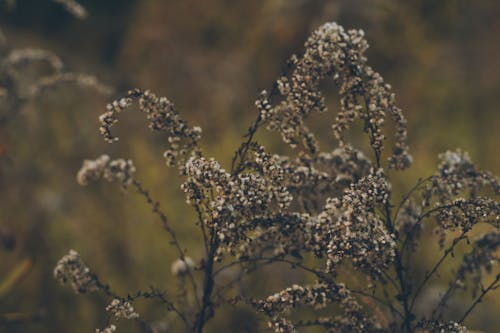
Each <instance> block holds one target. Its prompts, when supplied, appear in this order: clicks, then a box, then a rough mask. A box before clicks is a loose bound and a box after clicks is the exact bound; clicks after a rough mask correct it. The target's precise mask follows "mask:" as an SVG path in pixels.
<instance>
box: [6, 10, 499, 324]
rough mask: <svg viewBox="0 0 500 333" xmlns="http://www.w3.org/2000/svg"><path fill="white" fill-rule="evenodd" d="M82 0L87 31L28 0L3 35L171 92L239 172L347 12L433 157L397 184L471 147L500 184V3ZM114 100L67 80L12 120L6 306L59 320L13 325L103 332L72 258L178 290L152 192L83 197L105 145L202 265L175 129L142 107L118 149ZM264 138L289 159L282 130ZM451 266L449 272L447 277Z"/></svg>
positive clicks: (242, 320) (418, 149)
mask: <svg viewBox="0 0 500 333" xmlns="http://www.w3.org/2000/svg"><path fill="white" fill-rule="evenodd" d="M81 3H82V4H83V5H85V6H86V7H87V8H88V10H89V12H90V16H89V18H88V19H87V20H84V21H79V20H76V19H74V18H72V17H71V16H70V15H68V14H67V13H66V12H64V10H62V9H61V8H59V7H58V6H57V5H55V4H53V3H51V2H45V1H34V0H32V1H21V0H19V1H18V2H17V6H16V8H15V9H14V10H12V11H7V10H6V9H5V6H4V4H3V3H2V2H0V8H1V9H0V27H1V28H2V30H3V31H4V34H5V35H6V36H7V38H8V42H9V44H10V46H16V47H40V48H45V49H50V50H52V51H54V52H55V53H57V54H58V55H60V56H61V57H62V58H63V60H64V61H65V63H66V64H67V67H68V68H69V69H71V70H75V71H81V72H86V73H89V74H93V75H96V76H98V77H99V78H100V79H101V81H103V82H105V83H107V84H109V85H111V86H113V87H115V91H116V96H119V95H121V94H123V93H124V92H125V91H126V90H128V89H129V88H133V87H141V88H147V89H151V90H152V91H154V92H156V93H158V94H159V95H165V96H167V97H168V98H169V99H171V100H172V101H174V102H175V103H176V107H177V109H178V110H179V111H180V112H181V113H182V114H183V115H184V116H185V117H186V118H187V119H188V121H189V122H190V123H191V124H194V125H199V126H201V127H202V128H203V130H204V131H203V133H204V134H203V139H202V140H203V145H204V147H205V148H206V155H208V156H214V157H215V158H217V159H218V160H219V161H221V163H222V165H225V166H228V165H229V162H230V158H231V156H232V153H233V151H234V150H235V149H236V148H237V146H238V143H239V142H240V141H241V138H242V135H243V134H244V133H245V130H246V128H247V126H248V124H249V123H250V122H251V121H252V120H253V119H254V118H255V117H256V110H255V108H254V107H253V102H254V99H255V97H256V96H257V94H258V92H259V91H260V90H261V89H265V88H269V87H270V86H271V84H272V82H273V80H275V79H276V78H277V77H278V76H279V74H280V72H281V69H282V68H283V64H284V63H285V61H286V60H287V58H288V57H289V56H290V55H291V54H292V53H293V52H300V51H301V50H302V45H303V42H304V41H305V39H306V37H307V35H308V34H309V33H310V32H311V31H312V30H313V29H314V28H316V27H317V26H318V25H320V24H321V23H323V22H325V21H333V20H334V21H337V22H338V23H340V24H342V25H343V26H344V27H346V28H353V27H355V28H362V29H363V30H365V32H366V35H367V39H368V41H369V42H370V44H371V48H370V50H369V52H368V56H369V59H370V63H371V64H372V66H373V67H374V68H375V69H376V70H378V71H379V72H380V73H382V75H383V76H384V77H385V79H386V81H387V82H389V83H391V85H392V86H393V87H394V90H395V92H396V94H397V96H398V101H399V105H400V106H401V107H402V108H403V110H404V111H405V113H406V115H407V117H408V124H409V126H408V127H409V137H410V147H411V148H412V154H413V156H414V160H415V163H414V165H413V167H412V168H411V169H410V170H409V171H406V172H404V173H403V174H401V175H395V176H396V184H395V185H396V188H397V189H401V188H409V187H410V186H411V185H412V183H414V181H415V180H416V179H417V178H418V177H420V176H426V175H428V174H430V173H431V172H432V171H433V170H434V168H435V165H436V157H437V154H438V153H440V152H443V151H444V150H446V149H454V148H456V147H461V148H463V149H464V150H467V151H469V152H470V154H471V156H472V158H473V160H474V161H476V162H477V163H478V165H479V166H480V167H482V168H484V169H487V170H490V171H492V172H493V173H495V174H497V175H498V174H500V157H499V156H500V155H499V148H498V144H499V142H500V94H499V88H500V61H499V59H500V44H499V43H498V36H500V20H498V15H499V14H500V2H498V1H494V0H491V1H488V0H484V1H473V0H464V1H458V0H456V1H454V0H450V1H432V0H418V1H396V0H354V1H349V0H345V1H319V0H293V1H287V0H266V1H227V0H204V1H201V0H198V1H196V0H183V1H174V0H167V1H160V0H158V1H154V0H150V1H146V0H143V1H132V0H109V1H99V0H92V1H91V0H89V1H81ZM112 98H113V96H111V97H109V96H108V97H106V96H100V95H99V94H96V93H95V92H94V91H91V90H85V89H81V88H77V87H74V86H71V85H66V86H59V87H58V88H57V89H55V90H53V91H51V92H50V93H48V94H46V95H45V96H43V98H41V99H39V100H37V101H33V102H31V103H29V104H28V105H26V106H25V107H23V108H22V110H20V112H18V113H16V114H9V117H8V119H7V120H6V121H4V122H3V123H1V124H0V148H1V149H0V153H1V157H0V158H1V160H0V163H1V164H0V168H1V169H0V227H1V228H3V230H5V231H6V232H9V233H10V234H12V235H14V236H15V238H16V240H17V242H16V246H15V248H14V249H13V250H12V251H8V250H7V249H0V314H12V313H18V314H24V315H31V314H41V319H39V320H36V321H33V322H24V323H21V324H15V325H5V324H2V323H1V322H0V332H92V331H93V330H94V329H95V328H97V327H101V326H102V324H103V323H104V320H105V313H104V307H105V304H106V300H105V299H103V298H102V297H100V296H98V295H86V296H83V297H81V296H75V295H74V294H73V293H72V291H71V290H70V289H69V288H62V287H60V286H58V285H57V284H56V282H55V281H54V280H53V278H52V269H53V267H54V265H55V263H56V262H57V260H58V259H59V258H60V257H61V256H62V255H63V254H65V253H66V252H67V251H68V250H69V249H70V248H73V249H76V250H78V251H79V252H80V253H81V255H82V257H83V258H84V259H85V260H86V262H87V263H88V264H89V266H90V267H92V268H93V270H94V271H95V272H97V273H98V274H99V276H100V277H101V278H102V280H104V281H107V282H109V283H110V284H111V285H112V286H113V287H114V288H115V289H117V290H119V291H121V292H125V291H134V290H137V289H147V288H148V286H149V285H154V286H156V287H158V288H160V289H165V290H170V291H173V290H175V287H176V285H175V284H176V281H175V279H174V278H173V277H172V275H171V273H170V263H171V262H172V261H173V260H175V259H176V258H175V254H174V252H173V251H172V250H171V248H170V246H169V244H168V241H167V237H166V235H165V234H164V233H162V231H161V228H160V226H159V224H158V223H157V222H158V221H156V220H155V217H154V216H153V215H152V214H151V213H150V211H149V208H148V207H147V206H146V205H145V203H144V202H143V200H142V199H141V198H140V197H138V196H137V195H135V194H133V193H124V192H122V191H120V190H119V189H118V188H117V186H114V185H110V184H105V183H103V184H98V185H92V186H89V187H87V188H82V187H79V186H78V185H77V184H76V181H75V174H76V171H77V170H78V169H79V167H80V165H81V162H82V160H83V159H85V158H95V157H97V156H98V155H100V154H101V153H108V154H110V155H111V156H112V157H127V158H129V157H130V158H132V159H133V160H134V161H135V163H136V166H137V169H138V172H137V177H138V178H139V179H140V180H141V181H142V182H143V183H144V184H145V185H146V186H147V187H148V188H149V189H150V190H151V191H152V194H153V195H154V196H155V197H156V198H158V199H160V201H161V202H162V203H163V205H164V208H165V210H166V211H167V213H168V215H169V217H170V219H171V220H172V221H173V223H174V225H175V227H177V228H178V230H179V232H180V239H181V240H182V242H183V243H184V244H185V246H186V247H187V248H189V249H191V250H190V252H189V253H190V256H191V257H193V258H195V259H200V258H201V256H202V251H201V248H199V244H200V243H199V239H198V237H197V236H198V235H197V234H196V229H195V228H194V226H193V218H192V217H193V212H191V211H190V210H189V208H188V207H187V206H186V205H185V204H184V197H183V195H182V192H181V190H180V189H179V185H180V182H179V180H178V179H177V175H176V171H175V170H174V171H172V170H168V169H167V168H166V167H165V166H164V163H163V160H162V151H163V150H162V140H163V138H162V137H161V135H154V134H151V133H150V132H149V131H148V129H147V128H146V126H145V124H146V121H145V119H143V118H142V117H141V115H139V114H134V113H128V114H126V115H123V116H122V121H121V123H120V125H119V126H118V128H117V134H118V135H119V136H120V137H121V140H120V142H119V143H118V144H115V145H108V144H105V143H104V142H103V140H102V139H101V137H100V136H99V134H98V122H97V117H98V115H99V114H100V113H102V111H103V110H104V105H105V103H106V102H107V101H110V100H111V99H112ZM335 101H336V97H335V94H334V93H332V94H331V96H330V97H329V104H330V105H331V107H330V109H331V113H330V114H329V115H326V118H327V119H330V120H331V119H333V117H334V113H335V110H336V108H335ZM313 123H314V126H316V127H317V129H318V131H321V132H322V133H323V138H324V139H323V141H322V142H323V147H329V146H333V145H332V141H331V140H332V135H331V133H330V132H329V129H330V127H329V125H330V123H329V122H328V121H325V120H324V118H318V119H317V120H315V121H313ZM325 124H326V125H325ZM261 140H262V141H263V142H265V144H266V146H267V147H269V148H271V149H273V150H274V151H282V150H283V145H282V144H281V143H280V141H279V140H278V138H276V137H274V136H273V135H269V134H265V135H263V136H261ZM353 140H354V142H358V141H359V140H360V139H359V138H358V137H357V136H354V137H353ZM429 237H432V236H429ZM429 243H434V241H433V240H429ZM433 249H435V248H434V247H433V245H429V250H428V252H426V253H422V258H421V261H422V262H421V263H419V265H422V267H423V266H424V265H425V264H426V263H427V264H429V263H432V262H434V260H433V256H432V255H431V253H432V250H433ZM451 268H452V267H447V268H445V269H443V273H442V275H443V278H444V277H446V275H447V274H449V272H448V273H447V271H449V270H450V269H451ZM16 273H19V274H17V278H14V279H13V280H12V279H11V280H9V277H15V276H16ZM267 273H270V272H267ZM285 275H286V274H285V273H284V272H279V271H278V272H272V275H269V276H272V277H273V279H272V280H269V286H268V287H266V288H268V289H267V290H266V291H271V290H273V289H272V287H273V285H282V284H283V280H284V279H291V278H292V277H290V276H289V275H286V276H285ZM296 277H297V276H293V278H296ZM297 278H300V276H298V277H297ZM9 281H12V282H13V283H12V284H9ZM435 286H437V287H436V288H439V281H436V283H435ZM264 289H265V288H264ZM436 290H437V289H436ZM259 292H263V291H262V290H260V291H259ZM499 309H500V297H498V293H496V294H492V295H490V297H489V298H488V299H487V301H486V303H485V304H482V305H481V306H480V307H479V308H478V309H477V310H476V314H475V316H472V317H471V318H470V321H469V324H471V325H472V326H474V327H477V328H478V329H481V330H483V331H488V332H494V331H495V328H497V327H498V325H500V318H499V317H498V311H499ZM139 312H140V313H141V314H144V318H146V319H152V318H160V317H161V315H162V311H161V310H160V309H159V308H158V306H155V305H154V304H143V305H140V306H139ZM261 319H262V318H261ZM255 320H256V317H255V315H252V314H250V313H248V312H247V311H246V310H238V311H235V310H231V309H227V311H224V312H223V313H222V314H220V316H219V315H218V316H217V317H216V318H215V319H214V320H212V323H211V325H209V327H210V329H211V331H213V332H258V331H259V328H258V327H257V326H256V325H254V324H253V322H254V321H255ZM138 329H139V328H138V327H137V326H135V324H133V323H132V324H129V323H123V324H122V325H121V326H120V331H124V332H128V331H130V332H135V331H138Z"/></svg>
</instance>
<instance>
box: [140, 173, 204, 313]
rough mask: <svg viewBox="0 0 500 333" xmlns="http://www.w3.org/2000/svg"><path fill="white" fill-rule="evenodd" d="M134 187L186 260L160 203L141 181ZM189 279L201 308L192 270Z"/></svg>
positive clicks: (182, 257)
mask: <svg viewBox="0 0 500 333" xmlns="http://www.w3.org/2000/svg"><path fill="white" fill-rule="evenodd" d="M132 185H133V186H134V187H135V188H136V190H137V192H139V193H140V194H141V195H142V196H143V197H144V198H145V199H146V202H147V203H148V204H149V205H150V206H151V207H152V208H153V213H154V214H156V215H157V216H158V217H159V218H160V221H161V224H162V226H163V229H165V230H166V231H167V232H168V233H169V235H170V238H171V241H172V244H173V245H174V247H175V248H176V249H177V252H178V253H179V257H180V259H181V260H184V257H185V256H184V250H183V249H182V247H181V245H180V243H179V240H178V239H177V235H176V234H175V231H174V229H173V228H172V227H171V226H170V224H169V222H168V219H167V216H166V215H165V213H164V212H163V211H162V210H161V208H160V203H159V202H158V201H155V200H153V198H152V197H151V195H150V194H149V191H148V190H146V189H145V188H144V187H143V186H142V185H141V183H140V182H139V181H137V180H135V179H133V180H132ZM188 278H189V281H190V284H191V287H192V288H193V293H194V296H195V300H196V303H197V304H198V307H200V301H199V299H198V286H197V285H196V282H195V280H194V277H193V274H192V272H191V270H188Z"/></svg>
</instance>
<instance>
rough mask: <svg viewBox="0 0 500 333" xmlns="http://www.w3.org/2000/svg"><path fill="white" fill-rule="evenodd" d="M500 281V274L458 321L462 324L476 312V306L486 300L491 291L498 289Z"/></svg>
mask: <svg viewBox="0 0 500 333" xmlns="http://www.w3.org/2000/svg"><path fill="white" fill-rule="evenodd" d="M499 281H500V274H497V276H496V278H495V280H493V282H491V283H490V285H489V286H488V287H487V288H486V289H483V291H482V292H481V295H479V297H478V298H476V300H475V301H474V303H472V304H471V306H470V307H469V308H468V309H467V311H465V313H464V314H463V316H462V318H460V320H459V321H458V322H459V323H460V324H461V323H463V322H464V320H465V318H467V316H468V315H469V314H470V313H471V312H472V310H474V308H475V307H476V305H478V304H479V303H481V302H482V301H483V299H484V296H485V295H486V294H487V293H488V292H489V291H491V290H494V289H496V288H498V285H497V284H498V282H499Z"/></svg>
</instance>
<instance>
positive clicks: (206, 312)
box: [194, 229, 219, 333]
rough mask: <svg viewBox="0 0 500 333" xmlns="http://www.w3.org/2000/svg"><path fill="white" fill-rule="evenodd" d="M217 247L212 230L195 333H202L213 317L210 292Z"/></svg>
mask: <svg viewBox="0 0 500 333" xmlns="http://www.w3.org/2000/svg"><path fill="white" fill-rule="evenodd" d="M218 246H219V241H218V240H217V235H216V233H215V231H214V230H213V229H212V232H211V235H210V249H209V252H208V257H207V261H206V263H205V266H204V273H205V276H204V280H203V297H202V303H201V309H200V312H199V314H198V316H197V319H196V324H195V329H194V331H195V332H197V333H202V332H203V328H204V326H205V324H206V322H207V321H208V320H209V319H210V318H211V317H212V316H213V313H212V311H213V305H212V292H213V289H214V272H213V269H214V260H215V255H216V251H217V248H218Z"/></svg>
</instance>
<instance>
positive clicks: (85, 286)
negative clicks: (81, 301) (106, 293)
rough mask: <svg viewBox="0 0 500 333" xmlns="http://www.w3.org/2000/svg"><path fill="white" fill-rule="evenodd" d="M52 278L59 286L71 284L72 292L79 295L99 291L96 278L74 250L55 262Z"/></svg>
mask: <svg viewBox="0 0 500 333" xmlns="http://www.w3.org/2000/svg"><path fill="white" fill-rule="evenodd" d="M54 277H55V278H56V280H57V281H59V283H61V284H65V283H67V282H68V281H69V282H71V286H72V287H73V290H74V291H75V292H76V293H79V294H83V293H87V292H94V291H97V290H99V289H100V287H99V283H98V280H97V277H96V276H95V275H94V274H93V273H92V272H91V271H90V269H89V268H88V267H87V265H85V263H84V262H83V260H82V259H81V258H80V255H79V254H78V252H76V251H75V250H70V251H69V253H68V254H66V255H65V256H64V257H62V258H61V259H60V260H59V261H58V262H57V265H56V267H55V269H54Z"/></svg>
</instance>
